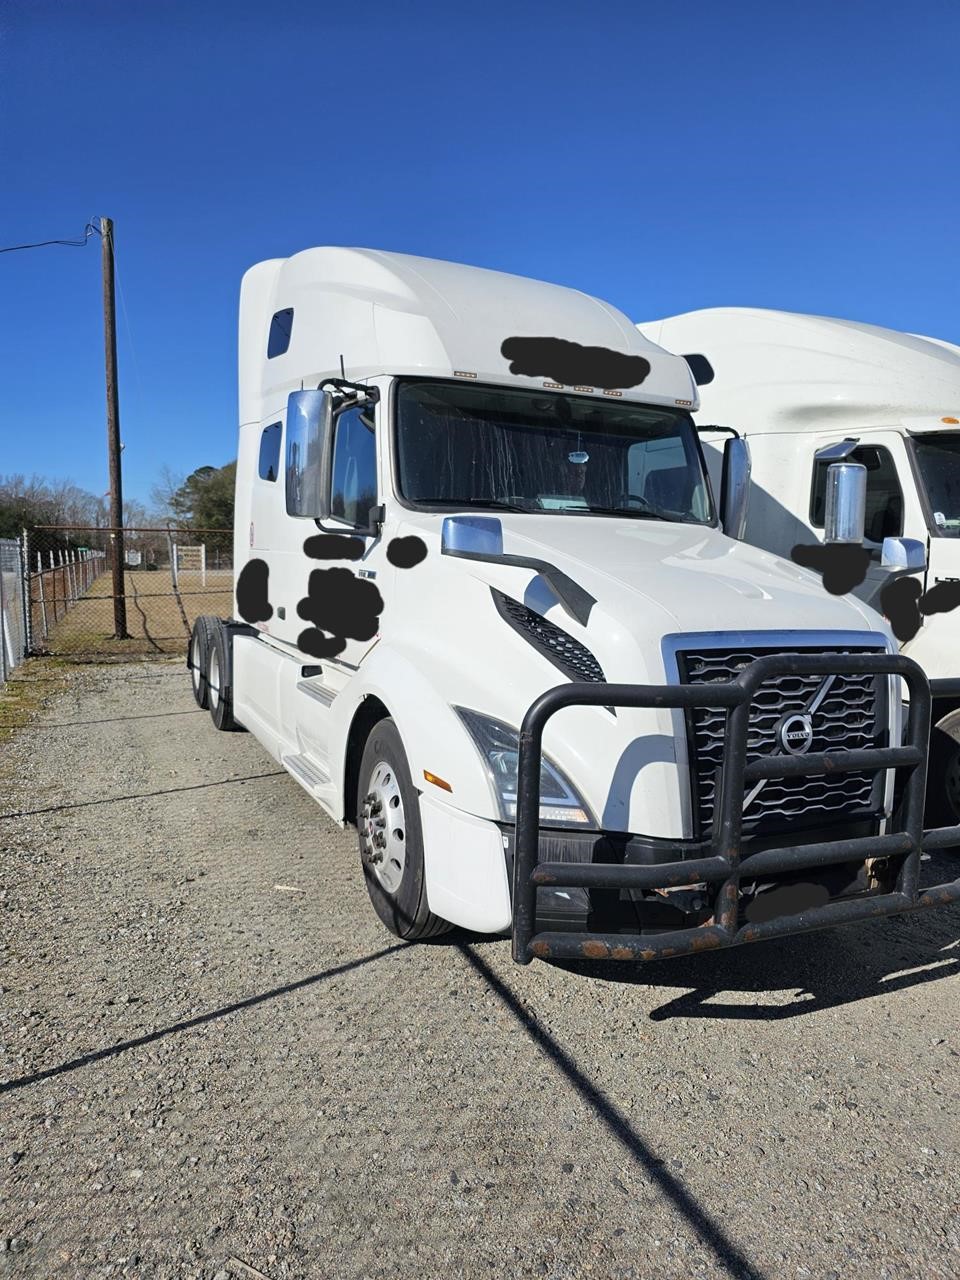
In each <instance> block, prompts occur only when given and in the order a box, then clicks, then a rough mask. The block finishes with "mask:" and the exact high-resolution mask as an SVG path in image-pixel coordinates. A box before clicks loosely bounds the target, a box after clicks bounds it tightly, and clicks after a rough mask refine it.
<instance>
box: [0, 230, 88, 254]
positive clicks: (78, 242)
mask: <svg viewBox="0 0 960 1280" xmlns="http://www.w3.org/2000/svg"><path fill="white" fill-rule="evenodd" d="M99 234H100V228H99V227H96V226H94V224H93V223H92V222H88V223H87V225H86V226H85V227H84V228H83V239H82V240H38V241H37V242H36V243H35V244H11V245H8V246H7V247H6V248H5V249H0V253H15V252H16V250H17V249H42V248H44V247H45V246H46V245H48V244H68V245H72V246H73V247H74V248H78V249H82V248H83V246H84V245H85V244H86V243H87V241H88V240H89V239H90V237H91V236H98V235H99Z"/></svg>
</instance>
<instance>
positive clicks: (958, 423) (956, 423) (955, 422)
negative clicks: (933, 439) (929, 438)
mask: <svg viewBox="0 0 960 1280" xmlns="http://www.w3.org/2000/svg"><path fill="white" fill-rule="evenodd" d="M940 421H941V422H946V423H948V424H949V425H950V426H951V427H960V418H941V419H940Z"/></svg>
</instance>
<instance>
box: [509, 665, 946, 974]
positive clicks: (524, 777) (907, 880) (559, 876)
mask: <svg viewBox="0 0 960 1280" xmlns="http://www.w3.org/2000/svg"><path fill="white" fill-rule="evenodd" d="M831 673H836V674H837V675H847V674H861V673H867V674H871V675H890V676H899V677H900V678H901V679H902V680H904V681H905V682H906V684H907V687H908V689H909V691H910V713H909V718H908V722H907V727H906V731H905V734H904V740H905V741H904V745H902V746H899V747H883V748H870V749H866V748H865V749H858V750H834V751H829V752H822V753H818V754H816V755H802V756H801V755H798V756H788V755H778V756H766V757H764V758H762V759H760V760H754V761H753V762H752V763H750V764H747V760H746V756H747V731H748V728H749V717H750V703H751V700H752V698H753V696H754V694H755V693H756V691H757V689H758V688H759V686H760V685H761V684H762V683H763V681H764V680H767V679H770V678H771V677H773V676H778V675H820V674H822V675H829V674H831ZM930 705H931V699H930V685H929V683H928V681H927V678H926V676H925V675H924V673H923V671H922V669H921V668H920V667H919V666H918V665H917V664H916V663H915V662H913V661H912V660H911V659H910V658H905V657H903V655H901V654H886V653H858V654H839V653H836V654H831V653H819V654H783V655H780V654H777V655H772V656H767V657H762V658H757V659H755V660H754V661H753V662H752V663H751V664H750V665H749V667H747V668H746V669H745V670H744V671H743V672H742V673H741V674H740V675H739V676H738V677H737V678H736V679H735V680H730V681H725V682H723V683H716V684H702V685H666V686H658V685H636V684H595V683H581V684H566V685H560V686H558V687H557V688H554V689H548V690H547V691H546V693H543V694H541V695H540V697H539V698H537V700H536V702H534V703H533V705H532V706H531V707H530V709H529V711H528V712H527V714H526V715H525V716H524V718H523V724H522V726H521V728H520V751H519V760H518V764H517V773H518V778H517V827H516V854H515V858H514V866H513V958H514V960H516V961H517V963H518V964H529V963H530V961H531V960H532V959H534V958H535V957H539V958H541V959H581V960H582V959H594V960H596V959H609V960H658V959H665V958H666V957H669V956H681V955H691V954H693V953H695V952H700V951H712V950H716V949H717V948H720V947H731V946H737V945H739V944H740V943H744V942H759V941H761V940H763V939H765V938H775V937H780V936H782V935H784V934H790V933H806V932H809V931H812V930H814V929H824V928H828V927H829V926H831V925H838V924H847V923H851V922H853V921H856V920H866V919H870V918H874V917H877V916H888V915H896V914H898V913H900V912H904V911H922V910H926V909H927V908H929V907H940V906H946V905H948V904H949V903H952V902H957V901H960V879H957V880H954V881H951V882H950V883H948V884H941V885H936V886H934V887H932V888H927V889H923V890H921V889H920V885H919V880H920V856H921V854H922V853H923V852H927V851H932V850H934V849H948V848H951V847H953V846H955V845H956V846H960V826H956V827H942V828H938V829H936V830H931V831H925V830H924V829H923V806H924V796H925V791H926V774H927V750H928V746H929V738H930V714H931V713H930ZM570 706H606V707H609V706H617V707H653V708H664V709H674V708H681V709H688V708H690V707H714V708H720V709H723V710H725V711H726V713H727V714H726V725H725V731H724V749H723V763H722V765H721V767H720V779H719V786H718V790H717V794H718V800H717V806H716V819H715V821H714V823H713V834H712V837H711V839H710V841H709V842H708V844H707V846H706V847H707V849H708V850H709V853H708V856H706V857H697V858H692V859H686V860H680V861H676V862H664V863H659V864H657V865H655V866H634V865H630V866H627V865H622V864H615V863H568V862H540V861H539V860H538V859H539V837H540V824H539V819H540V762H541V756H542V753H543V732H544V728H545V726H546V723H547V721H548V720H549V719H550V717H551V716H553V715H555V714H556V712H558V711H560V710H562V709H563V708H564V707H570ZM887 769H903V770H904V771H905V772H906V773H907V777H906V783H905V786H904V791H903V798H902V802H901V806H900V809H899V811H898V814H897V820H896V825H897V828H898V829H897V830H895V831H887V833H886V834H884V835H876V836H869V837H862V836H861V837H855V838H847V839H841V840H828V841H820V842H817V843H815V844H805V845H798V846H793V847H790V848H779V849H766V850H764V851H762V852H758V853H752V854H748V855H747V856H746V857H745V858H741V856H740V846H741V822H742V806H743V793H744V788H745V786H746V785H747V784H748V783H751V782H757V781H759V780H760V779H761V778H787V777H797V776H800V775H805V776H811V775H814V774H821V775H824V776H828V775H830V774H837V773H854V772H866V771H879V770H887ZM681 843H682V842H679V841H678V842H677V850H678V853H680V848H681ZM868 858H869V859H874V858H884V859H889V860H890V861H891V863H895V862H896V861H899V867H898V869H897V874H896V887H895V891H894V892H892V893H882V894H876V895H874V896H871V897H866V898H852V899H849V900H845V901H834V902H829V903H826V904H825V905H823V906H817V907H811V908H809V909H807V910H804V911H802V912H800V913H799V914H797V915H789V916H781V917H778V918H776V919H773V920H765V921H762V922H755V923H748V924H743V925H741V924H740V923H739V920H738V907H739V900H740V882H741V879H742V878H743V877H745V876H750V877H751V878H752V877H754V876H755V875H757V874H761V873H762V874H764V875H768V874H770V873H774V874H776V873H777V872H790V871H797V870H801V869H803V868H807V867H815V866H817V867H822V866H828V865H831V864H834V863H840V862H851V861H865V860H866V859H868ZM701 882H705V883H706V884H708V885H710V886H712V887H713V892H714V898H713V902H714V906H713V914H712V916H711V917H710V919H709V920H708V921H707V922H706V923H705V924H701V925H697V926H695V927H692V928H688V929H679V930H675V931H673V932H669V933H660V934H654V933H651V934H647V933H643V934H640V933H637V934H630V933H564V932H540V933H538V932H537V931H536V901H537V889H538V887H540V886H557V887H568V888H581V889H592V888H597V889H600V888H602V889H635V890H640V889H667V888H675V887H679V886H683V885H692V884H698V883H701Z"/></svg>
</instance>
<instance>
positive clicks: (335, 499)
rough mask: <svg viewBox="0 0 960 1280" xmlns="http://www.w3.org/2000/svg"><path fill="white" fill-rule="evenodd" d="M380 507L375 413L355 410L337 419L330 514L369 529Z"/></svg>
mask: <svg viewBox="0 0 960 1280" xmlns="http://www.w3.org/2000/svg"><path fill="white" fill-rule="evenodd" d="M376 504H377V445H376V436H375V435H374V422H373V412H372V410H370V409H367V408H361V407H360V406H355V407H354V408H352V409H344V410H343V412H342V413H340V414H338V415H337V420H336V428H335V434H334V437H333V473H332V477H331V485H330V514H331V515H332V516H335V517H336V518H337V519H338V520H345V521H346V522H347V523H348V524H358V525H365V524H366V523H367V519H368V516H369V513H370V508H371V507H374V506H376Z"/></svg>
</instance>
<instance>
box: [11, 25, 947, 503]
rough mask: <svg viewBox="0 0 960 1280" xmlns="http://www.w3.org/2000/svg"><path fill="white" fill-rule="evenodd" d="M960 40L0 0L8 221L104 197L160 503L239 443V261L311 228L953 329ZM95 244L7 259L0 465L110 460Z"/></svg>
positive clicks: (582, 281) (851, 28)
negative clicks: (162, 491) (171, 479)
mask: <svg viewBox="0 0 960 1280" xmlns="http://www.w3.org/2000/svg"><path fill="white" fill-rule="evenodd" d="M958 40H960V8H958V6H957V5H956V4H954V3H937V2H936V0H932V2H931V0H927V2H925V3H922V4H915V5H903V4H896V5H894V4H892V3H889V0H886V2H884V0H874V3H869V4H868V3H861V2H860V0H844V2H843V3H840V4H837V3H835V2H833V3H824V2H822V0H810V2H809V3H806V4H804V5H802V6H801V5H771V4H769V3H764V4H760V3H735V2H734V3H731V4H728V5H718V4H712V3H701V2H699V0H694V2H693V3H687V4H684V5H676V6H672V7H668V6H663V5H659V4H657V5H653V4H644V3H632V4H619V3H611V4H606V5H604V4H565V3H564V2H563V0H557V2H556V3H553V4H540V3H536V4H516V3H514V4H511V5H501V4H499V3H496V2H495V0H494V2H493V3H490V4H484V5H476V6H471V7H469V8H468V7H464V6H457V5H451V4H449V3H446V4H437V5H434V4H420V5H417V4H403V3H400V2H394V3H390V4H386V3H383V4H378V3H372V2H371V0H359V2H356V0H355V2H353V3H351V4H349V5H343V4H336V5H327V4H304V3H298V2H297V0H287V3H284V4H277V5H267V4H263V3H259V4H251V3H248V2H247V0H234V2H233V3H231V4H227V3H220V4H214V3H210V0H193V2H192V3H189V4H182V3H179V0H164V3H147V2H145V0H117V2H116V3H105V2H104V0H84V3H79V0H78V2H76V3H74V2H73V0H64V2H61V3H51V2H50V0H0V171H2V173H3V175H4V180H3V188H4V196H3V200H2V202H0V244H3V245H9V244H19V243H21V242H24V241H33V240H41V239H47V238H50V237H56V236H66V237H74V236H77V235H78V234H79V233H80V232H81V230H82V228H83V226H84V223H85V222H86V221H87V219H88V218H90V217H91V216H93V215H100V214H107V215H109V216H110V217H112V218H114V220H115V222H116V238H117V254H118V271H119V280H120V285H121V289H122V301H123V302H124V303H125V311H124V307H123V306H122V305H120V303H119V302H118V311H119V337H120V381H121V424H122V434H123V439H124V442H125V445H126V450H125V453H124V482H125V489H126V492H127V494H128V495H129V496H133V497H138V498H141V499H144V498H146V497H147V496H148V495H149V491H150V487H151V484H152V483H153V481H154V479H155V478H156V476H157V473H158V472H159V470H160V468H161V467H162V466H164V465H167V466H169V467H171V468H173V469H174V470H176V471H178V472H181V473H187V472H189V471H191V470H192V469H193V468H195V467H197V466H200V465H203V464H205V463H209V464H213V465H219V464H221V463H223V462H226V461H228V460H229V459H231V458H232V457H233V456H234V454H235V448H234V434H235V425H236V311H237V295H238V288H239V282H240V277H241V275H242V273H243V271H244V270H245V269H246V267H248V266H249V265H250V264H251V263H253V262H256V261H258V260H259V259H261V258H268V257H273V256H277V255H285V254H288V253H292V252H295V251H296V250H298V249H302V248H306V247H308V246H309V245H314V244H324V243H327V244H352V245H367V246H373V247H377V248H385V249H394V250H399V251H403V252H409V253H419V254H425V255H428V256H434V257H441V258H450V259H453V260H457V261H462V262H468V263H475V264H477V265H480V266H486V267H494V268H497V269H499V270H505V271H513V272H517V273H519V274H523V275H530V276H535V277H539V278H542V279H545V280H552V281H556V282H559V283H562V284H569V285H573V286H575V287H577V288H580V289H584V290H587V291H588V292H591V293H595V294H597V295H599V296H601V297H605V298H607V299H609V300H610V301H611V302H613V303H615V304H616V305H617V306H619V307H621V308H622V309H623V310H624V311H626V312H627V313H628V314H629V315H631V316H632V317H633V318H634V319H649V318H654V317H656V316H660V315H665V314H670V313H672V312H676V311H682V310H688V309H690V308H693V307H699V306H711V305H721V304H730V305H756V306H772V307H784V308H788V309H792V310H798V311H811V312H819V313H822V314H827V315H838V316H844V317H849V318H852V319H859V320H866V321H870V322H873V323H876V324H882V325H889V326H891V327H893V328H898V329H907V330H911V331H916V332H921V333H928V334H933V335H936V336H938V337H943V338H948V339H950V340H952V341H954V342H958V341H960V312H958V307H957V297H958V287H957V286H958V265H960V237H958V227H960V218H958V196H960V111H958V108H957V105H956V92H957V71H956V50H957V48H958ZM99 271H100V263H99V242H98V241H97V240H95V239H94V240H91V241H90V243H89V244H88V246H87V247H86V248H85V249H71V248H47V249H37V250H32V251H29V252H24V253H11V254H4V255H2V256H0V339H2V350H3V361H2V365H3V369H4V373H3V378H2V383H0V397H2V398H0V406H2V409H0V412H2V418H0V473H10V472H17V471H23V472H27V473H31V472H37V473H41V474H46V475H49V476H56V477H60V478H70V479H72V480H74V481H75V482H76V483H78V484H80V485H82V486H83V487H85V488H88V489H91V490H93V491H94V492H102V491H103V490H104V489H106V459H105V443H104V441H105V429H104V392H103V338H102V329H101V309H100V307H101V303H100V275H99ZM128 322H129V328H128Z"/></svg>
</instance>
